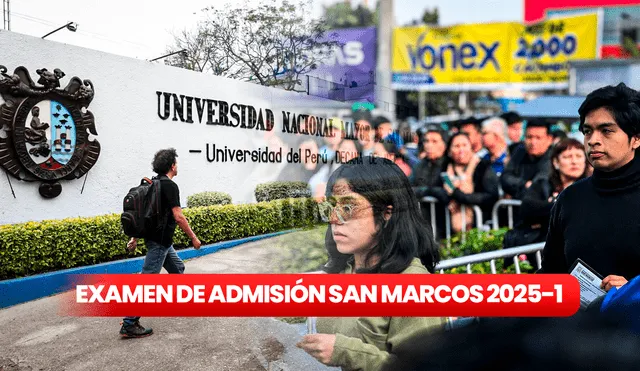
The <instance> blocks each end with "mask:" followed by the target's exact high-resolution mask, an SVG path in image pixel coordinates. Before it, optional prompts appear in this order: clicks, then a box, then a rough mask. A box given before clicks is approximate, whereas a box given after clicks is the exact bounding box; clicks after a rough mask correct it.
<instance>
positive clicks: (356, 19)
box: [324, 2, 378, 30]
mask: <svg viewBox="0 0 640 371" xmlns="http://www.w3.org/2000/svg"><path fill="white" fill-rule="evenodd" d="M324 18H325V19H326V20H327V27H328V28H329V29H331V30H337V29H342V28H356V27H371V26H376V25H377V24H378V10H377V9H376V10H375V11H371V9H369V8H367V7H366V6H363V5H362V4H360V5H358V7H357V8H355V9H354V8H352V7H351V4H350V3H344V2H342V3H336V4H333V5H331V6H325V7H324Z"/></svg>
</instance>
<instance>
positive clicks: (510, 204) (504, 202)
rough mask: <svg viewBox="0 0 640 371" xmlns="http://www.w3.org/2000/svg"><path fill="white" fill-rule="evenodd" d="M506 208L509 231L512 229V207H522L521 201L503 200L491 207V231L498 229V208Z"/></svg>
mask: <svg viewBox="0 0 640 371" xmlns="http://www.w3.org/2000/svg"><path fill="white" fill-rule="evenodd" d="M502 206H506V207H508V208H509V229H513V207H514V206H522V201H520V200H510V199H503V200H499V201H498V202H496V203H495V204H494V205H493V210H492V211H491V220H492V222H493V229H495V230H498V229H500V225H499V223H500V221H499V220H498V210H499V209H500V207H502Z"/></svg>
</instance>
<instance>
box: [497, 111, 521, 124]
mask: <svg viewBox="0 0 640 371" xmlns="http://www.w3.org/2000/svg"><path fill="white" fill-rule="evenodd" d="M500 117H501V118H502V119H503V120H504V121H506V122H507V125H508V126H511V125H513V124H517V123H520V122H522V116H520V115H519V114H518V113H517V112H514V111H509V112H505V113H503V114H502V115H500Z"/></svg>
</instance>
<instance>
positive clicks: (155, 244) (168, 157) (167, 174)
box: [120, 148, 200, 338]
mask: <svg viewBox="0 0 640 371" xmlns="http://www.w3.org/2000/svg"><path fill="white" fill-rule="evenodd" d="M177 157H178V154H177V153H176V150H175V149H173V148H169V149H163V150H160V151H158V152H157V153H156V154H155V157H154V159H153V164H152V165H153V171H154V172H155V173H157V174H158V179H160V213H161V215H163V216H164V218H163V221H162V222H161V224H160V225H159V226H158V228H157V229H156V230H155V231H152V232H150V233H149V235H148V236H145V237H144V240H145V243H146V245H147V256H146V257H145V259H144V265H143V266H142V273H143V274H149V273H151V274H157V273H160V271H161V270H162V267H164V268H165V269H166V270H167V272H169V273H177V274H182V273H184V263H183V262H182V259H180V257H179V256H178V254H177V253H176V251H175V250H174V249H173V246H172V245H173V234H174V232H175V229H176V225H178V226H180V229H182V231H184V233H185V234H186V235H187V236H189V238H190V239H191V243H192V244H193V247H194V248H195V249H196V250H197V249H200V240H199V239H198V238H197V237H196V235H195V233H193V231H192V230H191V227H189V223H188V222H187V219H186V218H185V217H184V214H182V208H181V207H180V191H179V189H178V185H177V184H176V183H174V182H173V180H172V179H173V178H174V177H175V176H176V175H178V162H177ZM137 243H138V241H137V239H136V238H132V239H131V240H130V241H129V243H128V244H127V248H128V249H129V251H135V249H136V247H137ZM152 333H153V330H152V329H150V328H144V327H142V326H141V325H140V317H125V318H124V320H123V323H122V327H121V328H120V335H122V336H123V337H127V338H138V337H144V336H148V335H151V334H152Z"/></svg>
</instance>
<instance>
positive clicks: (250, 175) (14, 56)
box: [0, 31, 336, 225]
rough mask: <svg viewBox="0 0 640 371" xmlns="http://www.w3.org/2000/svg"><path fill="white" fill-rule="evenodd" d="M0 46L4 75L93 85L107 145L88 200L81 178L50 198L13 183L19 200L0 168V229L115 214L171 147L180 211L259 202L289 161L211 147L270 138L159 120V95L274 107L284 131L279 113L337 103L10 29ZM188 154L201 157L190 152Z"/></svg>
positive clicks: (250, 144)
mask: <svg viewBox="0 0 640 371" xmlns="http://www.w3.org/2000/svg"><path fill="white" fill-rule="evenodd" d="M0 47H1V48H2V51H3V52H2V57H1V58H0V65H4V66H5V67H7V69H8V72H7V73H8V74H12V73H13V71H14V69H15V68H17V67H18V66H24V67H26V68H27V69H28V70H29V72H30V74H31V77H32V79H34V81H37V80H38V78H39V76H38V75H37V74H36V69H40V68H46V69H48V70H49V71H53V69H55V68H60V69H61V70H62V71H64V72H65V74H66V76H65V77H64V78H63V79H62V80H61V87H65V86H66V85H67V83H68V82H69V80H70V79H71V78H72V77H74V76H77V77H79V78H80V79H82V80H84V79H89V80H91V81H92V82H93V84H94V87H95V96H94V99H93V101H92V103H91V104H90V105H89V110H90V111H91V112H92V113H93V114H94V116H95V121H96V129H97V132H98V136H97V140H98V141H99V142H100V144H101V147H102V149H101V153H100V158H99V160H98V162H97V163H96V165H95V166H94V167H93V168H92V169H91V171H90V172H89V173H88V177H87V181H86V185H85V189H84V192H83V193H82V194H81V193H80V192H81V189H82V185H83V182H84V177H83V178H80V179H75V180H72V181H68V180H62V181H60V183H61V184H62V193H61V195H60V196H58V197H57V198H54V199H44V198H42V197H41V196H40V194H39V192H38V186H39V185H40V182H24V181H19V180H17V179H15V178H13V177H11V176H10V179H11V184H12V185H13V189H14V191H15V194H16V198H14V197H13V195H12V194H11V190H10V187H9V182H8V181H7V177H6V175H5V171H4V169H2V168H0V169H2V170H1V171H0V225H2V224H11V223H18V222H25V221H30V220H44V219H61V218H66V217H77V216H95V215H102V214H108V213H114V212H118V213H119V212H121V211H122V199H123V197H124V196H125V194H126V193H127V191H128V190H129V189H130V188H131V187H132V186H134V185H136V184H138V183H139V181H140V179H141V178H142V177H144V176H152V175H153V172H152V170H151V165H150V164H151V160H152V158H153V154H154V153H155V152H156V151H157V150H158V149H161V148H166V147H175V148H176V149H177V151H178V154H179V159H178V161H179V174H178V176H177V177H176V178H175V179H174V180H175V181H176V183H177V184H178V185H179V187H180V197H181V203H182V205H183V206H186V200H187V196H189V195H191V194H194V193H197V192H201V191H223V192H227V193H229V194H230V195H231V196H232V197H233V202H234V203H247V202H254V201H255V199H254V195H253V191H254V188H255V186H256V185H257V184H259V183H263V182H267V181H272V180H275V179H276V176H277V175H278V173H279V171H280V170H281V169H282V166H284V165H285V164H286V163H283V164H263V163H259V164H256V163H252V162H247V163H236V162H233V163H230V162H227V163H218V162H208V161H207V158H206V154H205V144H206V143H215V144H216V145H217V146H222V147H224V146H225V145H227V146H228V147H230V148H234V149H247V150H255V149H257V148H258V147H264V146H265V143H266V141H265V137H266V136H265V133H264V132H262V131H255V130H247V129H240V128H233V127H224V126H217V125H206V124H205V123H199V122H198V121H197V117H195V115H194V121H196V122H195V123H193V124H187V123H182V122H175V121H172V120H166V121H163V120H161V119H160V118H159V117H158V113H157V95H156V91H163V92H171V93H176V94H184V95H188V96H192V97H199V98H205V99H213V100H223V101H226V102H228V103H229V104H231V103H238V104H247V105H253V106H254V107H256V108H262V109H265V108H269V109H271V110H273V112H274V115H275V120H276V123H275V128H274V131H275V132H279V133H280V132H281V130H282V112H281V108H282V107H284V106H286V109H288V110H293V111H292V113H304V110H305V108H302V109H301V110H300V111H298V112H296V111H295V107H296V102H298V101H299V102H300V107H309V106H310V105H311V106H322V105H323V104H326V105H327V106H335V103H336V102H331V101H323V100H320V99H317V98H310V97H308V96H306V95H305V94H301V93H295V92H285V91H282V90H278V89H270V88H266V87H262V86H259V85H255V84H251V83H243V82H238V81H234V80H230V79H225V78H220V77H216V76H211V75H205V74H201V73H197V72H193V71H187V70H184V69H179V68H174V67H169V66H165V65H163V64H159V63H151V62H147V61H141V60H136V59H130V58H125V57H121V56H116V55H111V54H106V53H102V52H98V51H94V50H89V49H84V48H79V47H75V46H70V45H65V44H61V43H57V42H53V41H47V40H42V39H39V38H34V37H31V36H25V35H20V34H15V33H11V32H4V31H2V32H0ZM1 100H2V99H1V98H0V101H1ZM2 103H4V102H2ZM194 105H195V103H194ZM172 117H173V114H172ZM203 121H205V122H206V118H205V119H203ZM279 135H282V134H279ZM287 135H290V134H287ZM190 149H202V150H203V152H202V153H200V154H190V153H189V150H190Z"/></svg>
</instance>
